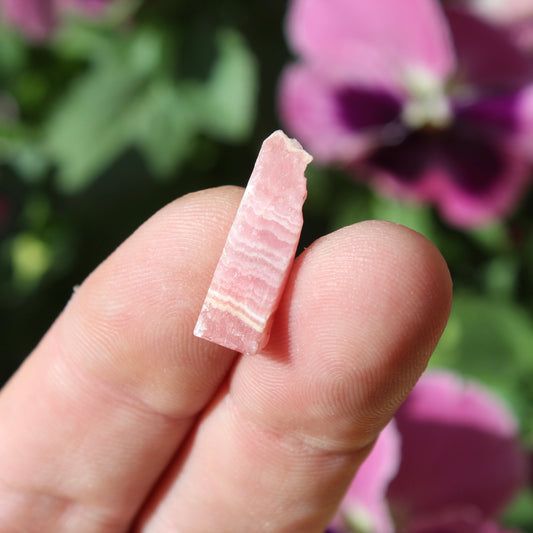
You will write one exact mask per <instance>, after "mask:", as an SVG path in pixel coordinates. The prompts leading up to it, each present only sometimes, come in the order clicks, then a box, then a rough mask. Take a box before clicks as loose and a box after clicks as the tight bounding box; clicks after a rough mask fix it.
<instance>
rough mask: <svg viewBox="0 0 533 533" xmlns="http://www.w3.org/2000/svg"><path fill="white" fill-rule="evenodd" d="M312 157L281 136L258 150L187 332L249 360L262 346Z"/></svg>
mask: <svg viewBox="0 0 533 533" xmlns="http://www.w3.org/2000/svg"><path fill="white" fill-rule="evenodd" d="M311 160H312V157H311V156H310V155H309V154H308V153H307V152H306V151H305V150H304V149H303V148H302V147H301V146H300V144H299V143H298V142H297V141H295V140H293V139H289V138H288V137H287V136H286V135H285V134H284V133H283V132H282V131H276V132H274V133H273V134H272V135H270V137H268V138H267V139H266V140H265V141H264V142H263V146H262V147H261V151H260V152H259V156H258V158H257V161H256V163H255V167H254V170H253V172H252V175H251V177H250V181H249V182H248V185H247V187H246V190H245V192H244V196H243V198H242V201H241V204H240V206H239V209H238V211H237V215H236V216H235V220H234V222H233V225H232V226H231V229H230V232H229V235H228V239H227V241H226V244H225V245H224V250H223V251H222V256H221V257H220V260H219V262H218V265H217V267H216V270H215V273H214V275H213V280H212V281H211V285H210V287H209V290H208V292H207V296H206V299H205V301H204V305H203V307H202V310H201V312H200V316H199V318H198V322H197V324H196V327H195V329H194V334H195V335H196V336H197V337H201V338H203V339H207V340H209V341H212V342H215V343H217V344H220V345H222V346H226V347H227V348H231V349H232V350H237V351H239V352H241V353H245V354H255V353H257V352H258V351H259V350H261V348H263V347H264V346H265V344H266V343H267V341H268V337H269V334H270V325H271V319H272V315H273V313H274V311H275V310H276V307H277V306H278V304H279V301H280V299H281V295H282V293H283V289H284V287H285V282H286V281H287V276H288V273H289V270H290V267H291V265H292V262H293V260H294V255H295V253H296V247H297V245H298V241H299V239H300V233H301V230H302V224H303V216H302V206H303V203H304V200H305V197H306V195H307V189H306V179H305V176H304V171H305V168H306V166H307V165H308V164H309V163H310V162H311Z"/></svg>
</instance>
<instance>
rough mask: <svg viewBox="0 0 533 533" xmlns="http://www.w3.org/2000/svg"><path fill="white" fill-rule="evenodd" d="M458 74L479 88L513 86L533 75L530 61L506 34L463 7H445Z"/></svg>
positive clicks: (525, 81) (522, 82)
mask: <svg viewBox="0 0 533 533" xmlns="http://www.w3.org/2000/svg"><path fill="white" fill-rule="evenodd" d="M446 15H447V17H448V21H449V24H450V29H451V32H452V36H453V42H454V44H455V49H456V51H457V60H458V72H459V76H460V77H464V78H466V80H467V81H468V82H470V83H471V84H473V85H475V86H477V88H478V89H484V90H494V89H502V88H513V87H518V86H520V85H523V84H524V83H527V82H528V81H529V80H530V79H531V76H532V75H533V72H532V67H531V62H530V60H529V58H528V57H527V55H526V54H524V53H523V52H522V51H521V50H520V49H519V48H518V47H517V46H516V44H515V43H514V42H513V41H512V40H511V38H510V36H509V34H508V33H507V32H505V31H503V30H502V29H500V28H498V27H497V26H494V25H492V24H490V23H487V22H486V21H484V20H482V19H481V18H479V17H476V16H475V15H472V14H471V13H468V12H467V11H466V10H461V9H447V10H446Z"/></svg>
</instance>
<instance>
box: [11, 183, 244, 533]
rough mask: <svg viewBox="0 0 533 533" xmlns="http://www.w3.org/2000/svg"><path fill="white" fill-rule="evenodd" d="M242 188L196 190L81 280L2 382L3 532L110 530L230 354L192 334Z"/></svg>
mask: <svg viewBox="0 0 533 533" xmlns="http://www.w3.org/2000/svg"><path fill="white" fill-rule="evenodd" d="M241 195H242V190H241V189H238V188H221V189H212V190H209V191H204V192H201V193H195V194H192V195H188V196H186V197H183V198H181V199H179V200H177V201H176V202H174V203H172V204H170V205H169V206H167V207H166V208H164V209H163V210H161V211H160V212H159V213H158V214H156V215H155V216H154V217H152V218H151V219H150V220H149V221H148V222H146V223H145V224H144V225H143V226H141V228H139V230H137V232H136V233H134V235H133V236H132V237H130V239H128V240H127V241H126V242H125V243H124V244H123V245H121V246H120V247H119V248H118V249H117V251H115V252H114V253H113V254H112V255H111V256H110V257H109V258H108V259H107V260H106V261H105V262H104V263H102V265H101V266H100V267H99V268H97V269H96V270H95V271H94V272H93V273H92V274H91V275H90V276H89V277H88V278H87V280H86V281H85V282H84V283H83V285H82V286H81V287H80V288H79V289H78V290H76V291H75V294H74V295H73V297H72V299H71V301H70V302H69V304H68V306H67V307H66V309H65V310H64V312H63V313H62V314H61V316H60V317H59V318H58V320H57V321H56V323H55V324H54V325H53V327H52V328H51V330H50V331H49V332H48V334H47V335H46V336H45V337H44V339H43V340H42V341H41V343H40V345H39V346H38V347H37V348H36V349H35V351H34V353H33V354H32V355H31V356H30V357H29V358H28V359H27V361H26V362H25V363H24V364H23V366H22V367H21V369H19V371H18V372H17V374H15V376H14V377H13V378H12V380H11V381H10V382H9V383H8V384H7V385H6V387H5V388H4V389H3V390H2V392H1V393H0V531H2V532H6V533H7V532H9V533H11V532H21V533H33V532H39V533H49V532H50V533H63V532H65V533H67V532H68V533H70V532H73V533H85V532H90V533H108V532H109V533H111V532H113V533H117V532H120V531H124V530H126V529H128V527H129V523H130V522H131V520H132V518H133V517H134V516H135V514H136V513H137V512H138V508H139V507H140V505H141V503H142V502H143V500H144V498H145V497H146V495H147V493H148V492H149V491H150V490H151V488H152V486H153V484H154V483H155V482H156V480H157V478H158V477H159V476H160V474H161V472H162V471H163V470H164V469H165V467H166V466H167V464H168V463H169V461H170V460H171V458H172V456H173V455H174V453H175V452H176V449H177V448H178V447H179V445H180V443H181V441H182V439H184V437H185V435H186V434H187V433H188V431H189V430H190V428H191V426H192V425H193V424H194V419H195V417H196V416H197V414H198V413H199V412H200V411H201V410H202V409H203V407H204V405H205V404H206V403H207V402H208V401H210V400H211V397H212V395H213V394H214V393H215V392H216V390H217V389H218V388H219V386H220V383H221V382H222V381H223V379H224V377H225V376H226V374H227V372H228V370H229V369H230V368H231V365H232V362H233V360H234V357H235V354H234V353H233V352H231V351H229V350H227V349H225V348H222V347H219V346H215V345H213V344H208V343H205V342H202V341H200V340H199V339H196V338H194V337H193V335H192V330H193V327H194V323H195V321H196V318H197V316H198V313H199V310H200V307H201V304H202V301H203V299H204V297H205V292H206V290H207V286H208V285H209V282H210V277H211V275H212V272H213V270H214V268H215V265H216V262H217V261H218V258H219V256H220V253H221V251H222V248H223V245H224V241H225V238H226V235H227V232H228V230H229V227H230V225H231V223H232V221H233V218H234V216H235V212H236V209H237V206H238V204H239V201H240V198H241Z"/></svg>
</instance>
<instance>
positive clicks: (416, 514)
mask: <svg viewBox="0 0 533 533" xmlns="http://www.w3.org/2000/svg"><path fill="white" fill-rule="evenodd" d="M396 421H397V424H398V429H399V431H400V434H401V437H402V462H401V465H400V470H399V472H398V475H397V476H396V478H395V479H394V480H393V481H392V483H391V485H390V487H389V499H390V501H391V504H392V505H395V506H398V507H400V508H402V509H404V510H407V512H408V513H409V516H410V517H411V518H412V519H416V518H419V519H420V518H424V517H428V516H431V514H434V513H439V512H444V511H445V510H446V509H453V508H458V509H460V508H462V507H465V506H468V505H470V506H472V507H473V508H476V509H478V510H479V512H481V513H483V515H485V516H494V514H495V513H497V512H498V511H500V510H501V509H502V507H503V506H504V505H505V504H506V503H507V502H508V501H509V499H510V497H511V496H513V495H514V493H515V491H516V490H517V489H518V488H519V487H520V486H521V484H522V483H523V482H524V477H525V473H526V470H527V469H526V463H525V457H524V455H523V454H522V452H521V451H520V450H519V448H518V446H517V442H516V432H517V426H516V422H515V420H514V418H513V416H512V415H511V413H510V412H509V411H507V409H506V408H505V407H504V406H503V405H502V404H501V403H500V402H499V401H498V400H497V399H496V398H495V397H494V396H492V395H491V394H490V393H489V392H488V391H487V390H485V389H483V388H482V387H481V386H479V385H476V384H473V383H469V382H464V381H462V380H461V379H460V378H459V377H458V376H456V375H453V374H451V373H446V372H439V373H433V374H427V375H426V376H425V377H423V378H422V379H421V380H420V381H419V383H418V385H417V386H416V387H415V388H414V390H413V391H412V393H411V395H410V396H409V397H408V399H407V400H406V402H405V403H404V405H403V406H402V407H401V408H400V410H399V411H398V413H397V416H396Z"/></svg>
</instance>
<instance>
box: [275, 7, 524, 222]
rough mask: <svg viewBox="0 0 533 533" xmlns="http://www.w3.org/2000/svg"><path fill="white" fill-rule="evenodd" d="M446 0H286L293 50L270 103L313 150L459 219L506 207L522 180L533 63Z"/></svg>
mask: <svg viewBox="0 0 533 533" xmlns="http://www.w3.org/2000/svg"><path fill="white" fill-rule="evenodd" d="M446 5H447V7H446V9H444V8H443V7H442V5H441V4H440V3H439V2H437V1H436V0H410V1H409V2H408V3H405V2H398V1H397V0H372V2H369V1H367V0H293V1H292V3H291V7H290V11H289V17H288V35H289V39H290V43H291V45H292V48H293V49H294V51H295V52H296V53H297V54H298V55H299V56H300V61H299V62H298V63H296V64H295V65H292V66H290V67H289V68H288V69H287V70H286V71H285V73H284V75H283V77H282V80H281V85H280V110H281V115H282V118H283V120H284V121H285V123H286V125H287V127H288V129H289V130H290V131H291V133H292V134H293V135H295V136H296V137H297V138H299V139H300V140H301V141H302V142H303V144H304V145H305V146H306V148H307V149H308V150H309V151H310V152H311V153H312V154H313V155H314V156H315V157H316V158H317V159H318V160H320V161H322V162H325V163H337V164H340V165H342V166H344V167H345V168H347V169H350V170H353V171H354V172H356V173H357V174H358V175H361V174H366V175H369V176H372V177H373V179H374V183H375V184H376V185H377V186H378V187H380V188H381V189H382V190H385V191H387V192H389V193H393V194H397V195H402V196H409V197H414V198H416V199H419V200H421V201H425V202H431V203H434V204H436V205H437V206H438V207H439V208H440V211H441V213H442V215H443V216H444V217H445V218H446V219H447V220H448V221H450V222H451V223H453V224H455V225H457V226H463V227H467V226H474V225H478V224H482V223H485V222H487V221H489V220H491V219H494V218H497V217H502V216H504V215H506V214H508V213H509V212H510V211H511V210H512V209H513V208H514V206H515V205H516V204H517V202H518V200H519V199H520V196H521V195H522V193H523V191H524V188H525V187H526V186H527V185H528V183H529V181H530V166H529V165H530V162H531V158H532V157H533V140H532V139H533V96H532V95H533V70H532V64H531V62H530V59H529V58H528V57H527V56H526V55H525V53H524V52H523V51H522V50H521V49H520V48H519V47H518V46H517V45H516V43H515V42H514V41H513V40H512V39H511V38H510V36H509V33H508V32H506V31H503V30H501V29H499V28H498V27H497V26H495V25H494V24H492V23H488V22H487V21H486V19H482V18H480V17H477V16H475V15H474V14H473V13H472V11H469V10H467V9H464V8H463V9H462V8H461V7H460V5H461V4H459V5H458V6H456V5H455V4H446Z"/></svg>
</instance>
